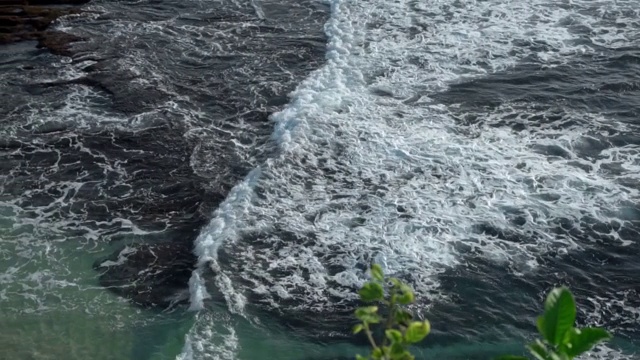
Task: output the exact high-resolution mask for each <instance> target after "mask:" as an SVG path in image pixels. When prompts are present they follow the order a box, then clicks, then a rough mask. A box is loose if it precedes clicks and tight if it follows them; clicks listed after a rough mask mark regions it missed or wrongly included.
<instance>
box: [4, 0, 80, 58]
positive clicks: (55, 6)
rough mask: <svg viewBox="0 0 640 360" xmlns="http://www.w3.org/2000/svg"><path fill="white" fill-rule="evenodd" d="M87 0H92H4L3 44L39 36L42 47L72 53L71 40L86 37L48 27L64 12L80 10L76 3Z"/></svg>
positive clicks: (33, 38)
mask: <svg viewBox="0 0 640 360" xmlns="http://www.w3.org/2000/svg"><path fill="white" fill-rule="evenodd" d="M87 2H89V0H35V1H34V0H31V1H27V0H22V1H19V0H0V45H3V44H9V43H13V42H18V41H25V40H35V41H38V47H40V48H48V49H50V50H51V51H52V52H53V53H54V54H58V55H63V56H70V55H71V52H70V44H71V43H73V42H76V41H79V40H82V39H81V38H79V37H77V36H73V35H70V34H65V33H62V32H58V31H48V30H47V29H48V28H49V26H50V25H51V23H53V22H54V21H55V20H56V19H57V18H59V17H61V16H65V15H69V14H77V13H80V12H81V10H80V9H78V8H77V7H76V6H77V5H82V4H85V3H87ZM61 5H63V6H61Z"/></svg>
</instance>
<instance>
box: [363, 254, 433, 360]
mask: <svg viewBox="0 0 640 360" xmlns="http://www.w3.org/2000/svg"><path fill="white" fill-rule="evenodd" d="M371 278H372V280H371V282H368V283H366V284H364V285H363V286H362V288H361V289H360V291H359V294H360V300H362V301H363V302H367V303H372V302H373V303H378V304H381V305H385V306H386V307H388V310H389V313H388V314H387V315H386V317H385V318H383V317H382V316H381V315H380V314H379V313H378V306H364V307H360V308H358V309H357V310H356V312H355V315H356V318H358V320H360V321H361V323H359V324H357V325H356V326H354V328H353V332H354V334H358V333H360V332H364V333H365V335H366V336H367V339H368V340H369V343H370V344H371V347H372V349H371V354H369V356H368V357H364V356H360V355H358V356H356V359H358V360H371V359H374V360H414V359H415V357H414V356H413V355H411V353H410V352H409V350H408V348H409V346H410V345H411V344H415V343H417V342H420V341H422V340H423V339H424V338H425V337H426V336H427V335H429V332H430V331H431V325H430V324H429V322H428V321H426V320H425V321H414V320H413V315H411V313H410V312H408V311H407V310H406V309H405V308H404V306H406V305H409V304H412V303H413V302H414V301H415V296H414V294H413V290H412V289H411V287H409V286H408V285H407V284H405V283H403V282H402V281H400V280H398V279H395V278H391V279H388V281H386V280H385V277H384V273H383V272H382V268H381V267H380V266H379V265H373V266H372V267H371ZM385 292H386V294H387V296H385ZM378 323H384V324H385V331H384V336H383V337H382V339H375V337H374V335H373V331H372V325H375V324H378Z"/></svg>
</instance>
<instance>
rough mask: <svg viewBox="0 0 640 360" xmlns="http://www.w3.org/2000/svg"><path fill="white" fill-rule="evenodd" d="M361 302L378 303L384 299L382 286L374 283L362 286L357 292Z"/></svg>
mask: <svg viewBox="0 0 640 360" xmlns="http://www.w3.org/2000/svg"><path fill="white" fill-rule="evenodd" d="M358 293H359V294H360V299H361V300H362V301H366V302H371V301H380V300H383V299H384V290H383V289H382V285H380V284H378V283H374V282H369V283H366V284H364V286H363V287H362V289H360V291H359V292H358Z"/></svg>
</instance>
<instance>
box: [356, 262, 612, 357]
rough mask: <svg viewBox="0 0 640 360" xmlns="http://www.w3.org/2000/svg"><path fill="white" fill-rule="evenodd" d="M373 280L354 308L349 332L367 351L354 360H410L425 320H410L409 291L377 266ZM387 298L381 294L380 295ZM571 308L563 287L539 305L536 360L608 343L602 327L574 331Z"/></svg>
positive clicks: (532, 350)
mask: <svg viewBox="0 0 640 360" xmlns="http://www.w3.org/2000/svg"><path fill="white" fill-rule="evenodd" d="M371 277H372V280H371V281H370V282H368V283H366V284H364V285H363V286H362V288H361V289H360V291H359V295H360V299H361V300H362V301H363V302H365V303H369V304H373V305H368V306H363V307H360V308H358V309H357V310H356V312H355V315H356V318H358V320H360V323H359V324H357V325H356V326H355V327H354V328H353V332H354V334H358V333H360V332H364V334H365V335H366V337H367V339H368V341H369V344H370V345H371V353H370V354H369V355H368V356H366V357H365V356H361V355H357V356H356V359H357V360H414V359H415V357H414V356H413V355H412V354H411V352H410V351H409V347H410V346H411V345H413V344H416V343H418V342H421V341H422V340H424V338H425V337H426V336H427V335H429V332H430V331H431V325H430V324H429V321H427V320H424V321H414V320H413V315H412V314H411V313H410V312H409V311H407V309H406V306H407V305H409V304H412V303H413V302H414V301H415V295H414V292H413V290H412V289H411V287H410V286H409V285H407V284H405V283H403V282H402V281H400V280H399V279H396V278H389V279H385V277H384V273H383V272H382V268H381V267H380V266H379V265H376V264H374V265H373V266H372V267H371ZM385 294H386V296H385ZM379 305H383V306H385V307H386V308H387V309H388V313H387V315H386V318H385V317H383V316H382V315H381V314H380V312H379ZM576 313H577V311H576V304H575V300H574V298H573V294H571V291H569V289H567V288H565V287H560V288H556V289H553V290H552V291H551V292H550V293H549V295H548V296H547V299H546V301H545V303H544V313H543V314H542V315H541V316H539V317H538V320H537V327H538V332H539V333H540V335H541V336H542V339H537V340H535V341H534V342H533V343H531V344H529V345H527V349H528V350H529V353H530V354H531V356H533V358H534V359H535V360H572V359H574V358H576V357H578V356H580V355H582V354H584V353H585V352H587V351H589V350H591V349H592V348H593V347H594V346H595V345H597V344H598V343H600V342H603V341H606V340H609V339H611V335H610V334H609V333H608V332H607V331H606V330H604V329H601V328H593V327H586V328H575V327H574V324H575V320H576ZM379 324H384V335H383V336H381V339H376V337H375V336H374V332H373V327H374V326H377V325H379ZM496 360H529V358H527V357H524V356H515V355H506V356H501V357H499V358H498V359H496Z"/></svg>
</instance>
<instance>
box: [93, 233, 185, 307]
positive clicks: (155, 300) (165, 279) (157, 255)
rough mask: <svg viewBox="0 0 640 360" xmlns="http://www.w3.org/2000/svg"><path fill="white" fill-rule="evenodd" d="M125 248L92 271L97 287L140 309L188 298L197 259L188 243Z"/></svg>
mask: <svg viewBox="0 0 640 360" xmlns="http://www.w3.org/2000/svg"><path fill="white" fill-rule="evenodd" d="M186 240H187V241H179V242H171V243H163V244H151V245H149V244H145V245H139V246H133V247H128V246H127V247H124V248H122V249H121V250H120V251H118V252H114V253H113V254H112V255H111V256H109V257H108V258H107V259H104V260H99V261H97V262H96V263H95V264H94V268H95V269H96V270H98V271H100V272H101V274H100V285H102V286H104V287H106V288H108V289H109V290H111V291H113V292H114V293H116V294H118V295H121V296H124V297H126V298H128V299H130V300H131V301H132V302H133V303H135V304H136V305H140V306H143V307H151V306H158V307H162V308H168V307H171V306H172V305H175V304H177V303H180V302H183V301H186V300H188V299H189V295H188V286H187V284H188V282H189V278H190V277H191V272H192V271H193V269H194V267H195V264H196V261H197V258H196V257H195V255H193V253H192V252H191V242H190V241H188V239H186Z"/></svg>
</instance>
